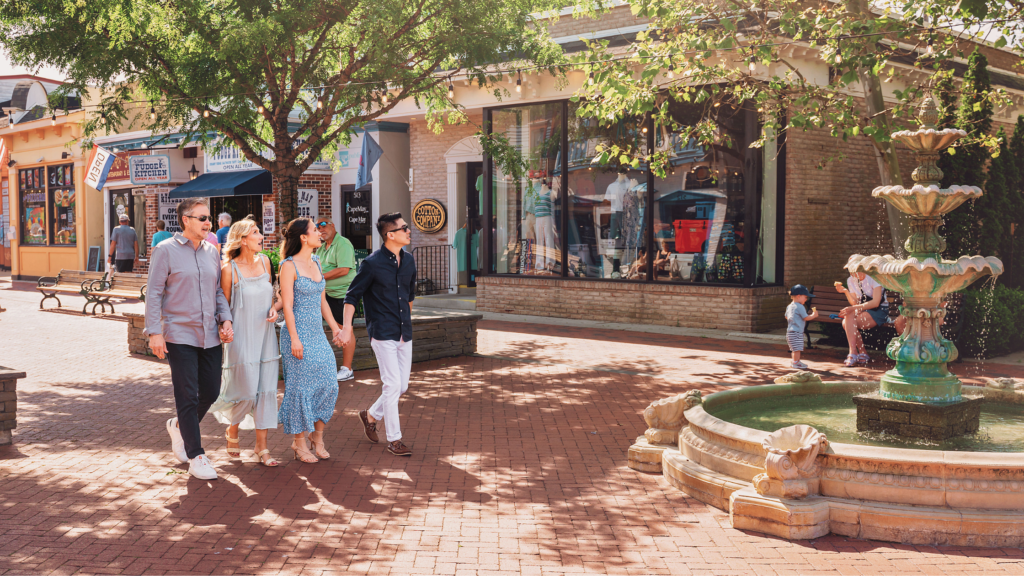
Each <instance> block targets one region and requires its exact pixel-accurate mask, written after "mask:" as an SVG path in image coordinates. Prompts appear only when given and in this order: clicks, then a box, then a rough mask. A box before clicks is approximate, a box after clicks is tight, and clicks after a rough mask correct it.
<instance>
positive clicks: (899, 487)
mask: <svg viewBox="0 0 1024 576" xmlns="http://www.w3.org/2000/svg"><path fill="white" fill-rule="evenodd" d="M795 376H798V377H799V376H801V375H800V374H798V375H795ZM792 380H793V381H791V382H787V383H781V384H775V385H765V386H757V387H748V388H738V389H733V390H727V391H724V392H718V393H715V394H711V395H709V396H707V397H706V398H705V399H704V402H703V403H702V404H701V405H697V406H694V407H692V408H690V409H688V410H687V411H686V412H685V418H686V421H687V423H686V425H685V426H684V427H683V428H682V430H680V432H679V442H678V446H677V447H670V448H667V449H665V450H664V452H663V453H662V473H663V474H664V476H665V478H666V479H667V480H668V481H669V482H670V483H671V484H673V485H674V486H676V487H677V488H679V489H681V490H682V491H684V492H686V493H687V494H689V495H691V496H693V497H694V498H697V499H698V500H701V501H702V502H705V503H708V504H710V505H712V506H716V507H718V508H721V509H723V510H728V511H729V512H730V519H731V521H732V525H733V527H735V528H741V529H751V530H756V531H760V532H765V533H769V534H773V535H777V536H781V537H785V538H793V539H802V538H816V537H819V536H823V535H825V534H828V533H830V532H831V533H834V534H840V535H845V536H851V537H857V538H869V539H876V540H885V541H890V542H903V543H912V544H932V545H965V546H988V547H1000V546H1022V545H1024V524H1022V523H1020V522H1019V518H1020V514H1021V511H1022V510H1024V453H1022V452H1016V451H1014V452H978V451H959V450H943V449H936V448H942V447H945V446H944V445H934V444H933V445H931V446H929V447H930V448H931V449H920V448H914V447H893V446H891V445H881V446H871V445H862V444H852V443H846V442H842V441H836V438H829V439H828V446H827V448H825V449H824V450H822V451H821V453H819V454H818V455H817V456H816V464H817V467H816V468H817V470H818V476H817V483H816V486H817V493H814V494H808V496H807V497H805V498H800V499H793V498H790V499H787V498H780V497H774V496H770V495H766V494H759V493H758V491H757V490H756V489H755V487H754V485H753V484H752V482H753V481H754V478H755V476H758V475H760V474H764V473H765V472H766V470H765V462H766V460H765V459H766V456H767V451H766V449H765V447H764V444H765V442H766V441H767V440H768V438H769V436H770V434H771V432H769V431H765V430H758V429H756V428H752V427H747V426H743V425H739V424H735V423H732V422H729V421H727V420H724V419H722V418H719V417H718V416H716V413H725V412H727V411H728V408H729V407H730V406H731V405H732V406H735V405H736V404H737V403H741V402H746V401H757V402H759V403H760V404H764V403H765V402H768V401H770V400H772V399H776V400H780V401H784V402H787V401H789V400H796V399H798V398H812V397H823V396H837V395H838V396H845V397H852V396H854V395H856V394H864V393H868V392H872V391H875V390H877V389H878V382H822V381H821V380H818V379H817V378H816V377H803V378H802V380H801V378H792ZM964 388H965V393H968V394H969V395H971V396H982V397H984V398H986V400H987V401H989V402H1007V401H1013V402H1018V403H1019V402H1021V399H1024V394H1021V393H1019V392H1015V391H1013V390H996V389H990V388H977V387H972V386H966V387H964ZM1022 410H1024V407H1022ZM807 416H808V415H807V414H798V415H795V416H794V418H793V421H794V422H801V423H809V424H811V425H812V426H813V425H815V422H813V420H814V418H813V417H811V418H808V417H807ZM849 420H850V428H851V429H853V428H854V427H855V417H853V416H852V415H851V416H850V417H849ZM779 424H782V423H781V422H779ZM780 427H781V426H780ZM982 429H983V431H984V429H985V417H984V416H983V420H982ZM823 431H824V430H823ZM850 433H851V434H854V435H857V433H856V432H855V431H854V432H850ZM825 434H826V436H827V435H828V432H827V431H825ZM851 438H852V437H851ZM841 439H848V438H841ZM958 441H963V440H957V439H954V440H950V441H948V442H958ZM883 442H884V438H883ZM915 442H917V443H920V442H924V441H920V440H919V441H915ZM915 445H920V444H911V446H915Z"/></svg>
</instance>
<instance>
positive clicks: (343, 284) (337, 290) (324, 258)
mask: <svg viewBox="0 0 1024 576" xmlns="http://www.w3.org/2000/svg"><path fill="white" fill-rule="evenodd" d="M316 255H317V257H318V258H320V265H321V266H323V269H324V274H326V273H328V272H330V271H331V270H334V269H335V268H348V274H346V275H344V276H341V277H340V278H335V279H333V280H328V281H327V295H328V296H330V297H331V298H337V299H339V300H340V299H342V298H344V297H345V294H346V293H347V292H348V286H349V284H351V283H352V279H353V278H355V277H356V251H355V249H354V248H352V243H351V242H349V241H348V238H345V237H344V236H342V235H341V234H338V233H335V234H334V240H332V241H331V246H330V248H328V247H327V244H324V245H323V246H321V247H319V248H317V250H316Z"/></svg>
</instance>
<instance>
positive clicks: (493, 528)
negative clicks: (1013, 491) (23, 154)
mask: <svg viewBox="0 0 1024 576" xmlns="http://www.w3.org/2000/svg"><path fill="white" fill-rule="evenodd" d="M7 286H9V285H7ZM0 300H2V303H3V305H4V306H5V307H7V308H8V309H9V311H8V312H7V313H5V314H3V315H0V365H5V366H9V367H14V368H17V369H19V370H24V371H26V372H28V375H29V376H28V378H27V379H26V380H24V381H22V382H21V388H20V390H19V404H18V408H19V419H18V429H17V430H16V432H15V445H14V446H13V447H6V448H2V449H0V573H3V574H122V573H123V574H143V573H145V574H160V573H170V574H277V573H284V574H315V575H321V574H324V575H327V574H338V573H365V574H435V573H436V574H480V575H485V574H563V573H581V572H595V573H612V574H716V575H717V574H757V575H762V574H777V573H778V574H782V573H788V574H874V573H891V574H895V573H900V574H937V573H942V574H963V573H971V572H974V573H980V572H985V573H1024V563H1022V562H1024V560H1022V558H1024V554H1022V552H1021V550H1018V549H996V550H978V549H965V548H933V547H921V546H900V545H892V544H886V543H878V542H869V541H860V540H850V539H845V538H837V537H827V538H821V539H818V540H815V541H810V542H786V541H782V540H778V539H774V538H769V537H764V536H762V535H758V534H755V533H747V532H741V531H737V530H732V529H730V528H728V525H729V524H728V517H727V515H726V514H725V513H723V512H721V511H719V510H716V509H714V508H710V507H708V506H705V505H704V504H702V503H700V502H698V501H696V500H693V499H691V498H689V497H687V496H685V495H683V494H682V493H680V492H678V491H676V490H674V489H672V488H670V487H669V486H668V485H667V484H666V483H665V481H664V480H663V479H662V478H661V477H660V476H657V475H647V474H641V473H637V472H634V471H632V470H630V469H628V468H627V467H626V466H625V463H626V448H627V447H628V446H629V444H630V443H631V442H632V440H633V438H635V437H636V436H637V435H638V434H640V433H642V431H643V428H644V425H643V421H642V419H641V418H640V416H639V414H640V412H641V411H642V409H643V408H644V407H645V406H646V405H647V403H648V402H649V401H650V400H651V399H653V398H658V397H661V396H664V395H668V394H670V393H677V392H679V391H680V390H681V389H685V388H688V387H691V386H690V385H688V384H687V383H688V382H714V381H716V380H726V381H729V382H730V383H733V382H735V381H743V379H745V378H754V379H755V380H756V381H765V379H766V378H769V377H771V376H773V375H778V374H780V373H782V372H783V370H782V360H783V356H784V355H785V348H784V347H782V346H776V345H769V344H764V345H762V344H748V343H736V342H721V341H708V340H704V341H701V340H700V339H697V340H696V341H693V342H691V341H689V340H686V339H685V338H681V337H664V336H656V335H645V334H629V333H621V332H618V333H615V332H609V331H592V332H587V331H581V330H578V329H564V328H545V327H538V326H530V325H518V324H516V325H512V324H509V325H504V326H503V325H501V324H496V323H487V324H484V327H485V328H486V329H485V330H482V332H481V334H480V352H481V354H482V355H483V356H482V357H475V358H459V359H453V360H448V361H437V362H431V363H426V364H418V365H416V366H415V367H414V373H413V383H412V386H411V388H410V391H409V394H408V395H406V397H405V398H404V399H403V400H402V404H401V412H402V417H403V422H402V424H403V431H404V433H405V438H406V440H407V442H408V443H409V444H410V445H411V446H412V447H413V448H414V450H415V454H414V455H413V457H412V458H406V459H399V458H395V457H392V456H391V455H389V454H388V453H387V452H385V450H384V448H383V446H382V445H377V446H374V445H370V444H369V443H367V442H366V441H365V440H364V439H363V437H362V434H361V431H360V428H359V426H358V422H357V420H356V417H355V413H356V411H357V410H359V409H361V408H363V407H365V406H367V405H368V404H369V403H370V402H371V401H372V399H373V398H374V397H375V395H376V393H377V392H378V391H379V387H378V385H377V382H376V373H374V372H362V373H359V374H358V375H357V379H356V380H355V381H354V382H347V383H343V385H342V386H341V394H340V397H339V401H338V406H337V412H336V416H335V418H334V419H333V420H332V421H331V423H330V425H329V433H328V440H327V446H328V449H329V450H330V451H331V454H332V458H331V460H329V461H325V462H321V463H318V464H312V465H310V464H300V463H299V462H297V461H294V460H288V461H286V465H285V466H283V467H281V468H278V469H269V468H264V467H261V466H259V465H257V464H253V463H248V462H245V463H243V462H241V461H230V460H229V459H228V458H227V456H226V454H225V453H224V449H223V448H224V444H223V428H222V427H220V426H219V425H217V424H216V422H215V421H214V420H213V419H212V418H207V419H206V421H205V422H204V425H203V431H204V434H205V443H206V446H207V449H208V451H209V452H210V454H211V456H212V458H213V460H214V462H215V463H216V464H217V466H218V468H219V470H220V473H221V479H220V480H218V481H215V482H203V481H199V480H195V479H192V478H190V477H189V476H187V475H185V474H183V472H184V471H185V466H184V465H176V464H174V463H173V460H172V459H171V456H170V454H169V440H168V438H167V435H166V433H165V432H164V429H163V422H164V420H165V419H166V418H168V417H169V416H170V415H171V414H172V410H173V400H172V397H171V392H170V381H169V375H168V371H167V368H166V365H164V364H163V363H160V362H156V361H152V360H149V359H144V358H140V357H132V356H129V355H128V354H127V347H126V344H125V332H126V324H125V323H123V322H119V321H116V320H115V319H112V318H106V319H100V318H91V317H83V316H80V315H76V314H69V313H61V312H40V311H38V310H37V309H36V308H37V304H38V297H37V296H36V295H35V293H34V292H32V291H20V290H11V289H6V290H0ZM73 306H74V304H73V303H71V306H70V307H71V308H73ZM129 308H132V307H129ZM134 309H137V306H135V307H134ZM511 358H515V360H513V359H511ZM808 359H809V361H811V362H812V365H814V363H815V362H820V363H821V364H820V365H819V367H820V368H821V369H823V370H827V371H829V372H836V373H843V372H841V370H840V369H839V368H837V367H836V358H834V357H832V356H830V353H825V352H815V353H813V354H812V355H809V358H808ZM524 360H525V361H524ZM878 364H879V365H878V366H877V367H878V368H883V367H884V366H882V365H881V362H879V363H878ZM988 368H995V367H992V366H991V365H987V366H986V367H983V368H977V369H981V370H985V369H988ZM1007 368H1008V367H1000V368H999V369H1003V370H1005V369H1007ZM972 369H975V368H972ZM746 374H754V375H755V376H746ZM872 374H873V373H872V372H867V373H865V372H863V371H862V372H860V375H861V376H864V377H867V376H871V375H872ZM697 386H699V387H701V388H702V389H704V390H705V391H711V390H713V389H715V385H714V384H713V383H712V384H708V383H704V384H697ZM252 442H253V437H252V435H251V433H246V432H244V431H243V433H242V445H243V448H245V451H244V452H243V455H244V456H249V455H250V454H251V447H252ZM287 445H288V439H287V438H285V437H284V436H283V435H282V434H280V433H272V434H271V449H272V450H273V452H274V453H275V454H276V455H277V456H278V457H279V458H281V459H284V458H285V457H286V456H287V457H290V455H289V454H287V453H286V447H287Z"/></svg>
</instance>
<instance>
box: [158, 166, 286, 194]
mask: <svg viewBox="0 0 1024 576" xmlns="http://www.w3.org/2000/svg"><path fill="white" fill-rule="evenodd" d="M272 187H273V178H271V176H270V172H267V171H266V170H242V171H240V172H216V173H213V174H201V175H200V176H199V177H198V178H196V179H195V180H193V181H191V182H188V183H187V184H182V185H181V186H178V187H177V188H175V189H174V190H171V199H178V198H216V197H221V196H262V195H264V194H268V195H269V194H272V193H273V190H272Z"/></svg>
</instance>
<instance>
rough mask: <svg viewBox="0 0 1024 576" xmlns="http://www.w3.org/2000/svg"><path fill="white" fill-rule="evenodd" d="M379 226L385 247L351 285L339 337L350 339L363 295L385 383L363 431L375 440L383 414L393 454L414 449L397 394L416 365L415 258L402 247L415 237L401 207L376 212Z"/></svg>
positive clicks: (363, 414) (363, 417)
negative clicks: (404, 429) (404, 428)
mask: <svg viewBox="0 0 1024 576" xmlns="http://www.w3.org/2000/svg"><path fill="white" fill-rule="evenodd" d="M377 232H378V233H379V234H380V236H381V238H384V247H383V248H382V249H380V250H377V251H376V252H374V253H373V254H370V255H369V256H368V257H367V258H366V259H365V260H363V262H362V264H360V265H359V271H358V273H357V274H356V277H355V279H354V280H353V281H352V284H351V285H350V286H349V287H348V295H347V296H345V325H344V328H342V334H341V341H342V342H345V343H348V342H351V341H352V318H353V317H354V316H355V313H356V304H358V303H359V301H360V300H362V302H363V312H364V313H365V315H366V332H367V333H368V334H369V335H370V346H372V347H373V353H374V355H375V356H376V357H377V366H378V367H379V369H380V381H381V383H382V384H383V386H382V388H381V394H380V398H378V399H377V401H376V402H374V403H373V406H370V409H369V410H361V411H360V412H359V420H360V422H361V423H362V425H363V433H364V434H365V435H366V439H367V440H369V441H370V442H373V443H377V442H378V441H379V438H378V436H377V422H378V421H379V420H381V419H383V420H384V427H385V430H386V431H387V439H388V446H387V448H388V452H391V453H392V454H394V455H395V456H411V455H412V450H411V449H410V448H409V447H408V446H406V445H405V444H403V443H402V425H401V423H400V422H399V416H398V400H399V398H401V396H402V394H405V391H406V390H408V389H409V373H410V372H411V371H412V301H413V299H414V298H415V297H416V295H415V292H416V262H415V261H414V260H413V258H412V254H410V253H409V252H407V251H406V250H404V247H405V246H408V245H409V244H410V243H411V242H412V233H411V232H410V230H409V225H408V224H406V223H405V220H403V219H402V215H401V214H399V213H398V212H392V213H390V214H384V215H383V216H381V217H380V218H378V219H377ZM345 345H346V346H352V344H345Z"/></svg>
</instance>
